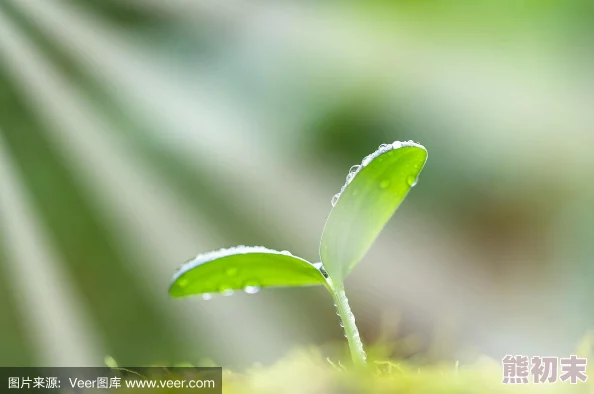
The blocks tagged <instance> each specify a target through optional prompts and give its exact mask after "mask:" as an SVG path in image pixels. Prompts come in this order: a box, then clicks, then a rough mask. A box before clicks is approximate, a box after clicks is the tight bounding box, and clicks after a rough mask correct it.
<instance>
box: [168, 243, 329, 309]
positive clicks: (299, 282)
mask: <svg viewBox="0 0 594 394" xmlns="http://www.w3.org/2000/svg"><path fill="white" fill-rule="evenodd" d="M321 284H326V279H325V278H324V275H323V274H322V272H321V271H320V270H319V269H318V268H317V267H316V266H315V265H313V264H311V263H310V262H308V261H306V260H303V259H301V258H299V257H296V256H293V255H292V254H290V253H289V252H278V251H276V250H271V249H267V248H264V247H246V246H238V247H235V248H231V249H221V250H219V251H215V252H210V253H206V254H202V255H199V256H198V257H196V258H195V259H193V260H191V261H189V262H188V263H186V264H184V265H183V266H182V267H181V268H180V269H179V271H177V272H176V273H175V274H174V275H173V279H172V282H171V285H170V287H169V295H171V296H172V297H185V296H189V295H195V294H202V295H203V298H206V299H208V298H210V295H211V294H213V293H223V294H226V293H228V294H231V293H232V292H233V291H235V290H243V291H245V292H246V293H256V292H257V291H258V290H260V289H261V288H264V287H273V286H274V287H278V286H310V285H321Z"/></svg>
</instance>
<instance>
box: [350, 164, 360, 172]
mask: <svg viewBox="0 0 594 394" xmlns="http://www.w3.org/2000/svg"><path fill="white" fill-rule="evenodd" d="M360 169H361V166H360V165H358V164H356V165H354V166H352V167H351V169H350V170H349V173H351V174H354V173H356V172H358V171H359V170H360Z"/></svg>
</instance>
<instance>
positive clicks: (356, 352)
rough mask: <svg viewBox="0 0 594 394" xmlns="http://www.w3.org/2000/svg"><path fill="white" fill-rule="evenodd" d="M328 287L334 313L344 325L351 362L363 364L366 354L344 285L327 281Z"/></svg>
mask: <svg viewBox="0 0 594 394" xmlns="http://www.w3.org/2000/svg"><path fill="white" fill-rule="evenodd" d="M329 285H330V289H331V290H332V291H331V293H332V298H333V299H334V305H335V306H336V314H337V315H338V316H339V317H340V320H341V321H342V326H343V327H344V335H345V337H346V339H347V341H348V343H349V349H350V351H351V357H352V358H353V363H354V364H355V365H358V366H364V365H365V364H366V361H365V360H366V359H367V355H366V354H365V350H363V342H361V337H360V336H359V330H358V329H357V325H356V324H355V315H353V312H352V311H351V307H350V306H349V300H348V299H347V297H346V294H345V292H344V285H343V284H342V283H338V284H333V283H332V282H330V283H329Z"/></svg>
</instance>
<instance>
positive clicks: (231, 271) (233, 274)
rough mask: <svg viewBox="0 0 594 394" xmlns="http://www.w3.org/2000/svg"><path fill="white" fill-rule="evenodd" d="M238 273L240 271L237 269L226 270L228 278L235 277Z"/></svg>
mask: <svg viewBox="0 0 594 394" xmlns="http://www.w3.org/2000/svg"><path fill="white" fill-rule="evenodd" d="M237 271H238V270H237V267H229V268H227V269H226V270H225V273H226V274H227V275H228V276H235V275H237Z"/></svg>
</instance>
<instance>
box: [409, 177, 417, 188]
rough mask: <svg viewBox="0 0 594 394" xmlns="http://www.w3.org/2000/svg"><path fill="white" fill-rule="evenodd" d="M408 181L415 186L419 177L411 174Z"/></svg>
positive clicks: (411, 185)
mask: <svg viewBox="0 0 594 394" xmlns="http://www.w3.org/2000/svg"><path fill="white" fill-rule="evenodd" d="M406 183H407V184H408V186H410V187H415V186H416V185H417V177H414V176H412V175H411V176H409V177H408V178H406Z"/></svg>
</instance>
